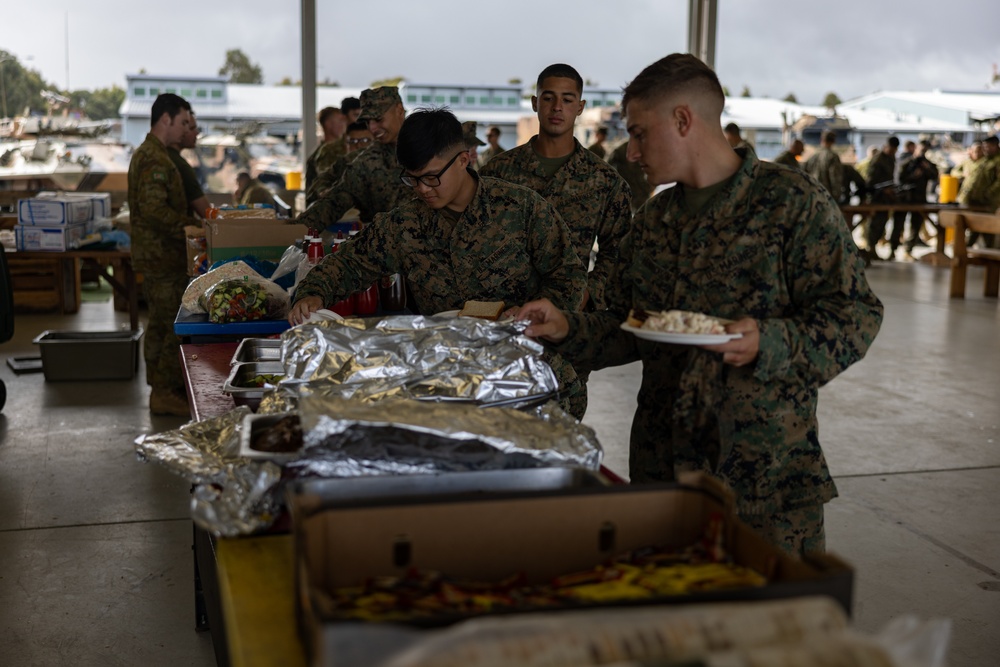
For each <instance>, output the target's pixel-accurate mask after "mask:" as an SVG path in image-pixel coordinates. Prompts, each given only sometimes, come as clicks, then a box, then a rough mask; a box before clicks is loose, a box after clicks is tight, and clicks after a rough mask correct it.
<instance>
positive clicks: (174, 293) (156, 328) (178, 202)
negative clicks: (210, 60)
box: [128, 134, 200, 395]
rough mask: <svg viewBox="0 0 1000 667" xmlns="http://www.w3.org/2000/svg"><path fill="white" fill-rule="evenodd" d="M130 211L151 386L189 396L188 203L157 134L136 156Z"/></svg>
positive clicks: (131, 167)
mask: <svg viewBox="0 0 1000 667" xmlns="http://www.w3.org/2000/svg"><path fill="white" fill-rule="evenodd" d="M128 207H129V211H130V212H131V219H132V262H133V264H134V266H135V270H136V271H139V272H141V273H142V274H143V287H144V289H145V291H146V301H147V303H148V304H149V321H148V322H147V325H146V333H145V339H144V341H143V355H144V358H145V360H146V382H147V383H148V384H150V385H151V386H152V387H153V388H154V389H164V390H167V391H170V392H174V393H177V394H180V395H183V394H184V380H183V377H182V375H181V362H180V339H179V338H178V337H177V336H176V335H175V334H174V320H175V319H176V318H177V311H178V310H179V309H180V305H181V297H182V296H183V294H184V288H185V287H187V282H188V278H187V249H186V245H185V243H186V242H185V238H184V226H185V225H198V224H200V223H199V221H198V220H197V219H195V218H192V217H190V216H189V215H187V211H188V200H187V197H185V195H184V184H183V181H182V179H181V175H180V172H178V171H177V167H175V166H174V163H173V161H172V160H171V159H170V151H169V150H168V149H167V147H166V146H164V145H163V143H162V142H161V141H160V140H159V139H158V138H156V137H155V136H154V135H152V134H147V135H146V140H145V141H143V142H142V145H141V146H139V148H137V149H136V150H135V152H134V153H133V154H132V160H131V162H130V163H129V167H128Z"/></svg>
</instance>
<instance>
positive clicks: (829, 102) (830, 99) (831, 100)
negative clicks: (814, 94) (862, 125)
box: [823, 92, 841, 109]
mask: <svg viewBox="0 0 1000 667" xmlns="http://www.w3.org/2000/svg"><path fill="white" fill-rule="evenodd" d="M840 101H841V100H840V98H839V97H837V93H832V92H831V93H827V94H826V97H824V98H823V106H825V107H826V108H827V109H833V108H834V107H836V106H837V105H838V104H840Z"/></svg>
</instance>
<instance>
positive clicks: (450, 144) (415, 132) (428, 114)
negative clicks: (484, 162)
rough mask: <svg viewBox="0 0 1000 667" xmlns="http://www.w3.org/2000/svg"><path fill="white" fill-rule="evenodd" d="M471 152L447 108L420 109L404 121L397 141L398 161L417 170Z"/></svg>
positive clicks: (457, 122)
mask: <svg viewBox="0 0 1000 667" xmlns="http://www.w3.org/2000/svg"><path fill="white" fill-rule="evenodd" d="M465 150H468V149H467V148H466V146H465V133H464V132H463V131H462V123H461V122H460V121H459V120H458V118H456V117H455V114H453V113H452V112H451V110H450V109H448V108H447V107H433V108H424V109H417V110H416V111H414V112H412V113H411V114H410V115H409V116H407V117H406V119H405V120H404V121H403V125H402V126H401V127H400V128H399V136H398V137H397V138H396V159H397V160H399V164H400V166H401V167H403V169H406V170H408V171H417V170H418V169H422V168H423V167H424V166H425V165H426V164H427V163H428V162H430V161H431V160H433V159H434V158H436V157H449V158H450V157H451V154H452V153H455V152H457V151H465Z"/></svg>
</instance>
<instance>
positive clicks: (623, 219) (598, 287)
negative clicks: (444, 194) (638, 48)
mask: <svg viewBox="0 0 1000 667" xmlns="http://www.w3.org/2000/svg"><path fill="white" fill-rule="evenodd" d="M548 72H555V73H554V74H549V73H548ZM574 74H575V76H573V75H574ZM579 76H580V75H579V74H577V73H576V70H574V69H573V68H571V67H569V66H568V65H553V66H551V67H549V68H546V69H545V70H543V71H542V73H541V74H540V75H539V77H538V86H537V90H538V93H539V96H540V98H541V99H536V98H535V97H533V98H532V104H534V105H535V108H536V111H537V112H538V117H539V125H540V133H539V134H538V135H535V136H534V137H532V138H531V140H530V141H528V143H526V144H523V145H521V146H518V147H516V148H511V149H510V150H508V151H504V152H503V153H501V154H500V155H497V156H495V157H493V158H492V159H491V160H490V161H489V162H487V163H486V164H485V165H484V166H483V167H482V168H481V169H480V172H481V173H482V174H483V175H484V176H493V177H495V178H502V179H503V180H505V181H509V182H511V183H516V184H518V185H523V186H526V187H529V188H531V189H532V190H534V191H535V192H537V193H538V194H540V195H542V196H543V197H545V199H546V200H548V202H549V203H550V204H552V205H553V206H554V207H555V209H556V210H557V211H559V215H560V216H561V217H562V219H563V221H564V222H565V223H566V226H567V227H568V228H569V231H570V236H571V237H572V239H573V247H574V248H576V253H577V256H578V257H579V258H580V261H581V262H582V263H583V265H584V266H585V267H589V266H590V257H591V251H592V250H593V248H594V241H595V240H596V241H597V244H598V247H599V251H598V253H597V257H596V259H595V261H594V269H593V270H592V271H590V273H588V274H587V291H588V293H589V295H590V296H589V301H590V302H592V303H590V304H588V307H589V308H592V309H597V310H599V309H601V308H604V307H605V306H606V305H607V303H606V299H605V298H604V290H605V285H606V283H607V281H608V275H609V274H610V272H611V267H612V266H613V265H614V262H615V258H616V257H617V253H618V244H619V243H621V240H622V237H624V236H625V234H626V232H628V228H629V225H630V224H631V220H632V208H631V197H632V193H631V191H630V190H629V186H628V184H627V183H626V182H625V181H624V179H622V177H621V176H619V175H618V172H616V171H615V170H614V168H613V167H611V166H610V165H608V163H607V162H605V161H604V160H602V159H601V158H599V157H597V156H596V155H594V153H592V152H590V151H589V150H587V149H586V148H585V147H584V146H583V145H582V144H581V143H580V142H579V141H577V140H576V139H574V138H573V134H572V129H573V124H574V122H575V120H576V116H577V115H578V114H577V113H575V111H573V110H570V111H561V110H559V111H557V112H556V113H559V114H560V115H561V116H562V118H563V122H562V123H560V124H559V125H558V126H557V127H556V128H553V129H551V130H549V132H558V133H561V136H560V139H561V140H562V142H563V143H564V144H565V146H566V149H567V152H566V161H565V162H564V164H562V166H560V167H558V168H557V169H556V171H555V172H554V173H552V172H550V171H548V169H547V168H546V165H545V164H544V163H545V162H546V158H544V157H541V156H540V155H539V153H538V152H536V145H537V144H538V143H539V142H540V141H548V140H550V139H549V138H548V137H543V136H542V134H544V133H545V132H546V125H547V122H548V121H547V119H546V118H543V116H545V115H546V114H547V113H552V112H551V111H548V109H551V107H546V106H544V105H545V103H546V99H545V98H546V97H547V96H548V95H550V93H548V92H547V91H546V82H550V83H551V82H552V81H553V80H556V81H558V80H562V81H573V82H574V84H575V85H576V90H577V93H576V94H577V99H578V100H579V96H580V95H581V94H582V92H583V82H582V79H580V78H579ZM549 87H552V86H551V85H549ZM572 87H573V86H570V88H572ZM563 92H566V91H563ZM559 104H560V107H562V106H566V107H567V108H568V106H569V105H564V104H563V103H562V102H561V101H560V103H559ZM576 104H578V105H579V110H580V111H582V110H583V101H582V100H579V102H578V103H576ZM567 130H568V132H567ZM556 159H557V160H558V159H559V158H556Z"/></svg>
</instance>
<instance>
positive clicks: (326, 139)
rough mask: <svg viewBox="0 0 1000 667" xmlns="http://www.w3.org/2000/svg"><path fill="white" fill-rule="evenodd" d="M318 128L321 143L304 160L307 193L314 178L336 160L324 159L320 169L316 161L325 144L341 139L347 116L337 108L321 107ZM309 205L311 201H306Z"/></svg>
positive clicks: (318, 115) (317, 117)
mask: <svg viewBox="0 0 1000 667" xmlns="http://www.w3.org/2000/svg"><path fill="white" fill-rule="evenodd" d="M316 120H317V121H319V126H320V128H321V129H322V131H323V141H322V142H321V143H320V145H319V146H317V147H316V148H315V149H313V152H312V154H311V155H310V156H309V157H308V158H306V172H305V179H306V181H305V185H306V189H307V191H308V190H310V189H312V187H313V184H314V182H315V180H316V178H317V177H318V176H319V175H320V174H322V173H323V172H324V171H325V170H326V168H327V167H330V166H332V165H333V163H334V162H336V159H333V160H331V159H330V158H329V157H326V158H324V164H323V166H322V167H320V165H319V164H318V162H317V160H318V159H319V158H320V156H321V154H322V153H323V151H324V149H325V147H326V146H327V144H331V143H335V142H337V141H340V140H342V139H343V134H344V130H345V128H346V127H347V123H348V119H347V115H346V114H345V113H344V112H343V111H342V110H341V109H338V108H337V107H323V108H322V109H320V112H319V114H317V116H316ZM308 201H310V203H311V200H308Z"/></svg>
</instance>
